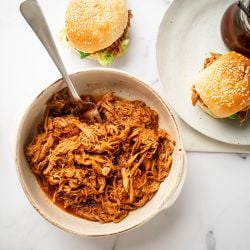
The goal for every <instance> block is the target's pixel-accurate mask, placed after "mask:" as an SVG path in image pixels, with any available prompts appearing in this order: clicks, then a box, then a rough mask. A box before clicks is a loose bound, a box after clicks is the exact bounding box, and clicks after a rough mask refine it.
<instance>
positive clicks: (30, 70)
mask: <svg viewBox="0 0 250 250" xmlns="http://www.w3.org/2000/svg"><path fill="white" fill-rule="evenodd" d="M190 1H191V0H190ZM67 2H68V1H59V0H58V1H55V0H40V4H41V6H42V7H43V9H44V12H45V13H46V16H47V18H48V22H49V24H50V26H51V29H52V31H53V34H54V35H55V38H56V39H57V34H58V30H59V28H60V27H62V26H63V19H64V11H65V7H66V5H67ZM19 4H20V1H17V0H12V1H7V0H1V2H0V32H1V40H0V56H1V57H0V66H1V70H0V72H1V76H2V80H1V82H2V84H1V91H0V107H1V123H0V147H1V151H0V152H1V153H0V159H1V167H0V170H1V171H0V197H1V201H0V204H1V205H0V249H11V250H12V249H13V250H14V249H25V250H26V249H35V250H39V249H55V250H57V249H58V250H64V249H65V250H66V249H67V250H68V249H70V250H71V249H72V250H74V249H110V250H111V249H116V250H122V249H143V250H147V249H170V250H172V249H174V250H186V249H188V250H189V249H190V250H200V249H205V250H215V249H216V250H218V249H219V250H220V249H222V250H224V249H225V250H235V249H237V250H248V249H250V237H249V232H250V217H249V210H250V195H249V190H250V156H247V155H242V154H241V155H240V154H205V153H188V175H187V180H186V183H185V185H184V189H183V191H182V193H181V195H180V197H179V199H178V200H177V202H176V203H175V204H174V205H173V206H172V207H171V208H170V209H169V210H167V211H165V212H162V213H161V214H159V215H158V216H156V217H155V218H153V219H152V220H151V221H150V222H148V223H147V224H145V225H143V226H141V227H140V228H138V229H136V230H134V231H131V232H127V233H124V234H121V235H119V236H112V237H108V238H80V237H77V236H75V235H72V234H69V233H66V232H64V231H61V230H59V229H57V228H56V227H54V226H52V225H50V224H49V223H48V222H47V221H45V220H44V219H43V218H42V217H41V216H40V215H39V214H38V213H37V212H36V211H35V210H34V209H33V208H32V207H31V205H30V204H29V202H28V201H27V199H26V197H25V195H24V193H23V191H22V189H21V186H20V184H19V182H18V179H17V175H16V171H15V165H14V159H13V154H12V152H11V149H10V148H11V138H12V136H13V128H14V127H15V125H16V124H15V117H16V116H18V115H19V113H20V111H21V110H22V106H23V103H24V102H25V100H26V99H27V98H29V97H30V96H34V95H36V94H37V93H38V92H39V91H40V90H41V89H43V88H44V87H46V86H47V85H48V84H49V83H50V82H52V81H54V80H55V79H57V78H58V77H59V74H58V72H57V70H56V68H55V67H54V65H53V64H52V62H51V60H50V59H49V57H48V56H47V54H46V52H45V50H44V49H43V48H42V47H41V45H40V44H39V43H38V41H37V38H36V37H35V36H34V35H33V34H32V32H31V30H30V28H29V27H28V26H27V25H26V23H25V21H24V20H23V19H22V17H21V15H20V14H19V10H18V7H19ZM128 5H129V7H131V8H132V9H133V14H134V18H133V20H132V32H131V47H130V50H129V52H128V54H127V55H126V56H124V57H123V58H121V59H120V60H119V61H117V62H116V63H115V64H114V65H113V66H114V67H115V68H119V69H123V70H126V71H128V72H130V73H132V74H135V75H136V76H139V77H141V78H142V79H144V80H145V81H147V82H148V83H149V84H150V85H151V86H152V87H153V88H154V89H156V90H157V91H158V92H159V93H161V94H162V90H161V86H160V84H159V82H158V80H157V70H156V64H155V47H154V46H155V39H156V34H157V28H158V25H159V22H160V20H161V17H162V16H163V14H164V12H165V10H166V9H167V7H168V5H169V1H164V0H157V1H153V0H151V1H150V0H144V1H141V0H128ZM187 11H188V10H187ZM60 53H61V55H62V57H63V59H64V61H65V63H66V66H67V68H68V70H69V71H70V72H74V71H78V70H81V69H82V68H86V67H94V66H97V64H96V63H94V62H90V61H81V60H80V59H79V58H78V57H77V56H76V55H74V54H72V53H71V52H70V51H68V50H65V49H63V48H61V47H60Z"/></svg>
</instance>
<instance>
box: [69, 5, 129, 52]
mask: <svg viewBox="0 0 250 250" xmlns="http://www.w3.org/2000/svg"><path fill="white" fill-rule="evenodd" d="M127 22H128V11H127V8H126V3H125V0H72V1H71V2H70V3H69V6H68V9H67V11H66V24H65V27H66V33H67V37H68V39H69V41H70V43H71V44H72V46H73V47H74V48H75V49H77V50H79V51H82V52H85V53H94V52H96V51H99V50H102V49H105V48H107V47H109V46H110V45H111V44H112V43H114V42H115V41H116V40H117V39H118V38H119V37H120V36H121V35H122V34H123V32H124V29H125V28H126V26H127Z"/></svg>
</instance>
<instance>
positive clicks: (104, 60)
mask: <svg viewBox="0 0 250 250" xmlns="http://www.w3.org/2000/svg"><path fill="white" fill-rule="evenodd" d="M97 59H98V61H99V63H100V64H101V65H103V66H108V65H110V64H112V63H113V62H114V60H115V57H114V55H112V53H110V52H107V51H102V52H99V53H98V54H97Z"/></svg>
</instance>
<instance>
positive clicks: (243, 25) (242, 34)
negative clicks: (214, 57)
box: [221, 1, 250, 57]
mask: <svg viewBox="0 0 250 250" xmlns="http://www.w3.org/2000/svg"><path fill="white" fill-rule="evenodd" d="M246 2H247V3H246V4H245V5H246V7H248V8H249V6H250V1H246ZM221 36H222V38H223V41H224V43H225V44H226V45H227V47H228V48H229V49H231V50H235V51H237V52H240V53H241V54H243V55H245V56H247V57H250V18H248V17H247V15H246V14H245V13H244V12H243V11H242V10H241V9H240V8H239V7H238V6H237V4H236V3H234V4H232V5H230V6H229V7H228V9H227V10H226V11H225V13H224V15H223V17H222V20H221Z"/></svg>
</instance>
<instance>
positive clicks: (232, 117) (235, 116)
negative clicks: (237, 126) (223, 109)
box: [228, 113, 238, 120]
mask: <svg viewBox="0 0 250 250" xmlns="http://www.w3.org/2000/svg"><path fill="white" fill-rule="evenodd" d="M228 118H229V119H231V120H236V119H237V118H238V113H236V114H233V115H230V116H229V117H228Z"/></svg>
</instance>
